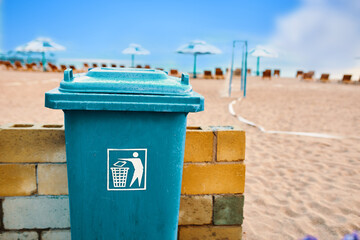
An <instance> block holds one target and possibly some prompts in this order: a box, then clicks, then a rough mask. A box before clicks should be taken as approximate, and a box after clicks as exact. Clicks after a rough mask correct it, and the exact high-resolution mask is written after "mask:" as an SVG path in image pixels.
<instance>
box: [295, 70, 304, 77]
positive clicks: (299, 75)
mask: <svg viewBox="0 0 360 240" xmlns="http://www.w3.org/2000/svg"><path fill="white" fill-rule="evenodd" d="M303 74H304V72H303V71H297V72H296V77H302V75H303Z"/></svg>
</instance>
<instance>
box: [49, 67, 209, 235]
mask: <svg viewBox="0 0 360 240" xmlns="http://www.w3.org/2000/svg"><path fill="white" fill-rule="evenodd" d="M45 106H46V107H48V108H53V109H62V110H63V111H64V115H65V139H66V158H67V169H68V184H69V201H70V223H71V237H72V239H73V240H78V239H86V240H91V239H104V240H108V239H126V240H128V239H136V240H140V239H159V240H160V239H176V238H177V226H178V217H179V216H178V215H179V204H180V192H181V178H182V168H183V156H184V146H185V134H186V117H187V114H188V113H189V112H198V111H202V110H203V108H204V98H203V97H202V96H201V95H199V94H198V93H196V92H193V91H192V87H191V85H190V84H189V76H188V75H186V74H183V75H182V77H181V79H180V78H174V77H170V76H168V75H167V73H165V72H163V71H159V70H153V69H123V68H93V69H90V70H89V71H88V72H87V73H83V74H76V75H73V72H72V70H70V69H69V70H66V71H65V72H64V79H63V81H61V83H60V87H59V88H56V89H53V90H51V91H49V92H47V93H46V94H45Z"/></svg>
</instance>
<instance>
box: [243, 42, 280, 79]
mask: <svg viewBox="0 0 360 240" xmlns="http://www.w3.org/2000/svg"><path fill="white" fill-rule="evenodd" d="M249 53H250V55H251V56H254V57H257V62H256V76H259V75H260V72H259V68H260V57H268V58H276V57H277V54H276V53H274V52H271V51H269V50H266V49H265V48H262V47H256V48H254V49H253V50H251V51H250V52H249Z"/></svg>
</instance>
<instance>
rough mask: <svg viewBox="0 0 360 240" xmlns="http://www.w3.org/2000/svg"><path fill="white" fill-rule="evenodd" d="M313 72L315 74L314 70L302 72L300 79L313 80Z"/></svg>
mask: <svg viewBox="0 0 360 240" xmlns="http://www.w3.org/2000/svg"><path fill="white" fill-rule="evenodd" d="M314 74H315V72H314V71H310V72H307V73H304V74H303V75H302V79H303V80H305V81H312V80H313V77H314Z"/></svg>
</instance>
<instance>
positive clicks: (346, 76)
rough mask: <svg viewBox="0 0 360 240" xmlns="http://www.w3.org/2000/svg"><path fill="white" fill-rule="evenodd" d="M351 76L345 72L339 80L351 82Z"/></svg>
mask: <svg viewBox="0 0 360 240" xmlns="http://www.w3.org/2000/svg"><path fill="white" fill-rule="evenodd" d="M351 77H352V75H350V74H345V75H344V76H343V78H342V80H341V82H342V83H351Z"/></svg>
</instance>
